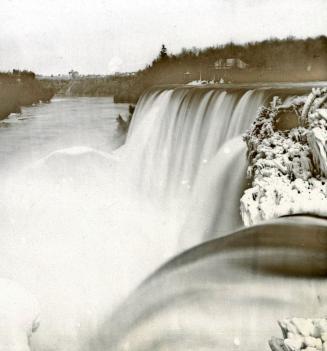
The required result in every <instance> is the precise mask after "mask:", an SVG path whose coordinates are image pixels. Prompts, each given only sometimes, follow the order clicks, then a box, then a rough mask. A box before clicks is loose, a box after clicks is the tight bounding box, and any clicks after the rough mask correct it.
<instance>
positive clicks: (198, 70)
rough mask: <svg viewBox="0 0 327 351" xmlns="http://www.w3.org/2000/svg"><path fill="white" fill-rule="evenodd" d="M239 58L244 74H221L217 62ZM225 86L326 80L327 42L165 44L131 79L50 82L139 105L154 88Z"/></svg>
mask: <svg viewBox="0 0 327 351" xmlns="http://www.w3.org/2000/svg"><path fill="white" fill-rule="evenodd" d="M228 58H234V59H239V60H241V61H243V62H244V63H246V64H247V67H246V68H244V69H239V68H231V69H217V67H216V66H215V62H217V61H218V60H220V59H228ZM200 77H201V79H202V80H207V81H220V80H221V79H223V81H224V82H225V83H228V82H232V83H255V82H286V81H289V82H304V81H317V80H327V37H326V36H319V37H316V38H307V39H296V38H293V37H289V38H286V39H269V40H264V41H260V42H250V43H246V44H243V45H240V44H235V43H228V44H225V45H218V46H212V47H208V48H205V49H197V48H192V49H183V50H182V51H181V53H179V54H177V55H174V54H169V52H168V50H167V48H166V47H165V46H164V45H163V46H162V48H161V50H160V52H159V54H158V56H157V57H156V58H155V59H154V60H153V62H152V63H151V64H149V65H148V66H147V67H145V69H142V70H140V71H138V72H136V73H135V74H134V75H130V76H119V75H118V76H111V77H104V78H92V79H76V80H72V81H68V82H67V81H62V82H53V81H48V83H47V84H48V86H49V87H52V88H54V89H55V90H56V92H58V93H60V94H64V95H72V96H109V95H111V96H112V95H113V96H114V100H115V102H130V103H135V102H136V101H137V100H138V98H139V97H140V95H141V94H142V93H143V92H144V91H145V90H146V89H148V88H149V87H151V86H153V85H160V84H185V83H188V82H190V81H193V80H199V79H200Z"/></svg>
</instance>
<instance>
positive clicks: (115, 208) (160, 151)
mask: <svg viewBox="0 0 327 351" xmlns="http://www.w3.org/2000/svg"><path fill="white" fill-rule="evenodd" d="M271 94H272V92H271V91H269V90H260V89H257V90H256V89H253V90H249V91H244V90H235V91H231V92H227V91H222V90H216V89H201V88H199V89H196V88H175V89H153V90H150V91H149V92H147V93H146V94H145V95H144V96H143V97H142V98H141V100H140V101H139V103H138V105H137V108H136V110H135V113H134V118H133V123H132V125H131V127H130V131H129V134H128V137H127V141H126V143H125V145H124V146H122V147H120V148H119V149H117V150H116V151H112V150H113V149H114V148H115V146H117V144H118V143H119V141H117V139H116V137H115V133H114V129H115V121H114V118H115V117H116V116H117V114H118V113H119V112H124V111H126V110H127V106H123V105H121V106H120V105H119V106H115V105H113V104H112V102H111V101H110V102H108V100H107V101H106V100H105V99H98V100H96V99H95V100H93V99H70V100H65V99H64V100H62V101H58V100H57V101H56V100H55V101H54V102H53V103H51V104H49V105H41V106H39V107H34V108H31V109H26V110H24V113H23V115H22V116H21V117H20V118H24V117H26V118H27V119H26V120H22V121H21V123H18V124H17V126H16V124H15V125H13V124H12V125H9V126H8V128H3V129H1V130H0V137H1V138H2V139H1V141H0V144H1V145H2V144H3V145H4V152H3V153H1V158H2V160H4V164H7V165H8V167H3V169H2V173H3V177H2V179H3V181H2V185H3V188H2V190H1V200H0V201H1V202H0V206H1V211H0V215H1V238H0V256H1V261H0V276H1V277H3V278H9V279H12V280H14V281H17V282H18V283H20V284H21V285H23V286H24V287H25V288H26V289H27V290H29V291H30V292H31V293H32V294H33V295H34V296H35V297H36V298H37V299H38V301H39V303H40V306H41V318H40V320H41V327H40V329H39V330H38V332H37V333H36V335H35V337H34V338H33V345H34V347H35V349H36V350H42V351H44V350H64V351H66V350H67V351H68V350H69V351H74V350H81V349H88V345H89V342H91V341H92V345H96V341H94V340H92V337H93V336H94V335H96V331H97V329H98V328H99V327H100V326H101V323H102V322H103V321H104V319H105V318H106V317H107V316H108V315H110V313H111V312H112V311H113V309H114V308H115V307H116V306H117V305H118V304H119V303H120V302H121V301H122V300H123V299H124V297H125V296H127V294H128V293H129V292H131V290H132V289H133V288H135V287H136V286H137V285H138V284H139V283H140V282H141V281H142V279H144V278H145V277H146V276H147V275H149V274H150V273H151V272H152V271H153V270H154V269H155V268H157V267H158V266H159V265H160V264H162V263H163V262H164V261H165V260H167V259H168V258H170V257H171V256H173V255H174V254H176V253H178V252H179V251H180V249H181V248H180V247H179V246H178V245H179V243H182V245H183V246H182V247H186V246H189V245H192V244H195V243H198V242H200V241H202V240H204V239H206V238H208V237H209V234H211V235H212V232H213V231H216V232H217V234H219V235H221V234H223V233H222V232H221V231H219V230H218V231H217V223H216V222H217V218H222V215H224V216H225V217H226V218H225V224H224V228H223V229H224V230H225V231H226V230H232V229H233V228H234V225H238V222H237V220H235V218H233V221H236V224H233V223H234V222H233V223H232V224H231V218H230V216H231V214H234V213H235V210H234V209H235V207H234V208H233V204H231V209H230V210H228V209H227V208H226V206H224V205H223V204H224V202H225V201H226V200H227V201H229V202H231V201H230V198H229V199H226V198H225V199H222V198H221V197H222V196H223V194H225V195H224V196H226V194H227V192H228V193H231V192H233V191H234V190H236V189H238V188H239V179H240V176H238V175H240V174H242V171H243V168H244V167H243V166H244V162H245V157H244V150H245V149H244V146H243V145H242V143H240V142H239V141H235V144H234V141H232V142H230V143H229V144H226V145H225V146H223V144H224V142H226V141H228V140H229V139H231V138H233V137H236V136H238V135H239V134H241V133H242V132H244V131H245V129H246V128H247V127H248V126H249V124H250V123H251V121H252V120H254V118H255V116H256V111H257V109H258V108H259V106H261V105H262V104H263V103H265V102H266V101H267V100H268V99H269V98H270V97H271ZM58 120H59V121H60V122H58ZM13 136H14V137H16V139H14V141H10V138H12V137H13ZM106 138H108V139H106ZM235 140H236V139H235ZM21 143H22V144H21ZM22 145H23V146H24V149H22ZM7 159H9V160H7ZM231 160H233V161H231ZM242 160H243V161H242ZM239 161H240V162H243V163H240V162H239ZM15 163H16V164H15ZM226 170H227V171H228V173H230V174H231V175H234V176H235V177H234V178H235V179H234V180H231V178H230V177H228V176H227V177H226V174H227V173H226ZM224 172H225V173H224ZM227 183H228V186H226V185H227ZM233 194H235V196H234V197H233V198H234V201H236V200H238V199H237V196H236V194H237V191H235V192H234V193H233ZM234 201H233V203H234ZM217 211H218V213H219V214H220V215H221V216H220V217H219V216H217ZM233 211H234V212H233ZM190 218H191V220H190ZM184 223H186V225H185V224H184ZM182 228H183V230H182ZM181 231H182V233H183V235H182V237H181V238H180V237H179V233H180V232H181ZM187 236H191V237H187ZM185 238H186V239H185Z"/></svg>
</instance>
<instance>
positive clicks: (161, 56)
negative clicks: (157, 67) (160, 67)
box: [159, 44, 168, 60]
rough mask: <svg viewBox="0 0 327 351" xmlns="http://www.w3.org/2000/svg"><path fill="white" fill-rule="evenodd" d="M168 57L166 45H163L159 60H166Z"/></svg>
mask: <svg viewBox="0 0 327 351" xmlns="http://www.w3.org/2000/svg"><path fill="white" fill-rule="evenodd" d="M167 57H168V54H167V48H166V46H165V45H164V44H162V46H161V50H160V53H159V59H160V60H164V59H166V58H167Z"/></svg>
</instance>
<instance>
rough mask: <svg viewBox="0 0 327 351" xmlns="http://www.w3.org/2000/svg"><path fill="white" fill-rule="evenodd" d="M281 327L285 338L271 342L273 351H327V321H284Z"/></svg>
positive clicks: (281, 322)
mask: <svg viewBox="0 0 327 351" xmlns="http://www.w3.org/2000/svg"><path fill="white" fill-rule="evenodd" d="M279 326H280V327H281V329H282V332H283V337H284V338H283V339H281V338H276V337H273V338H272V339H271V340H270V341H269V345H270V348H271V349H272V351H300V350H306V351H316V350H319V351H326V350H327V319H325V318H317V319H305V318H292V319H284V320H283V321H280V322H279Z"/></svg>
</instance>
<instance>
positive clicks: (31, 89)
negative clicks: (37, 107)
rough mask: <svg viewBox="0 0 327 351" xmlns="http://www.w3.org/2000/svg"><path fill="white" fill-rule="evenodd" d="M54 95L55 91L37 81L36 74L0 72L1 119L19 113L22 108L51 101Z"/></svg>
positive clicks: (28, 72) (17, 71)
mask: <svg viewBox="0 0 327 351" xmlns="http://www.w3.org/2000/svg"><path fill="white" fill-rule="evenodd" d="M53 95H54V90H53V89H52V88H47V87H44V86H43V85H42V83H41V82H39V81H38V80H36V79H35V74H34V72H30V71H19V70H13V72H12V73H11V72H0V119H2V118H5V117H7V116H8V115H9V114H10V113H19V112H20V109H21V107H22V106H30V105H33V104H34V103H38V102H40V101H42V102H47V101H50V100H51V98H52V97H53Z"/></svg>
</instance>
